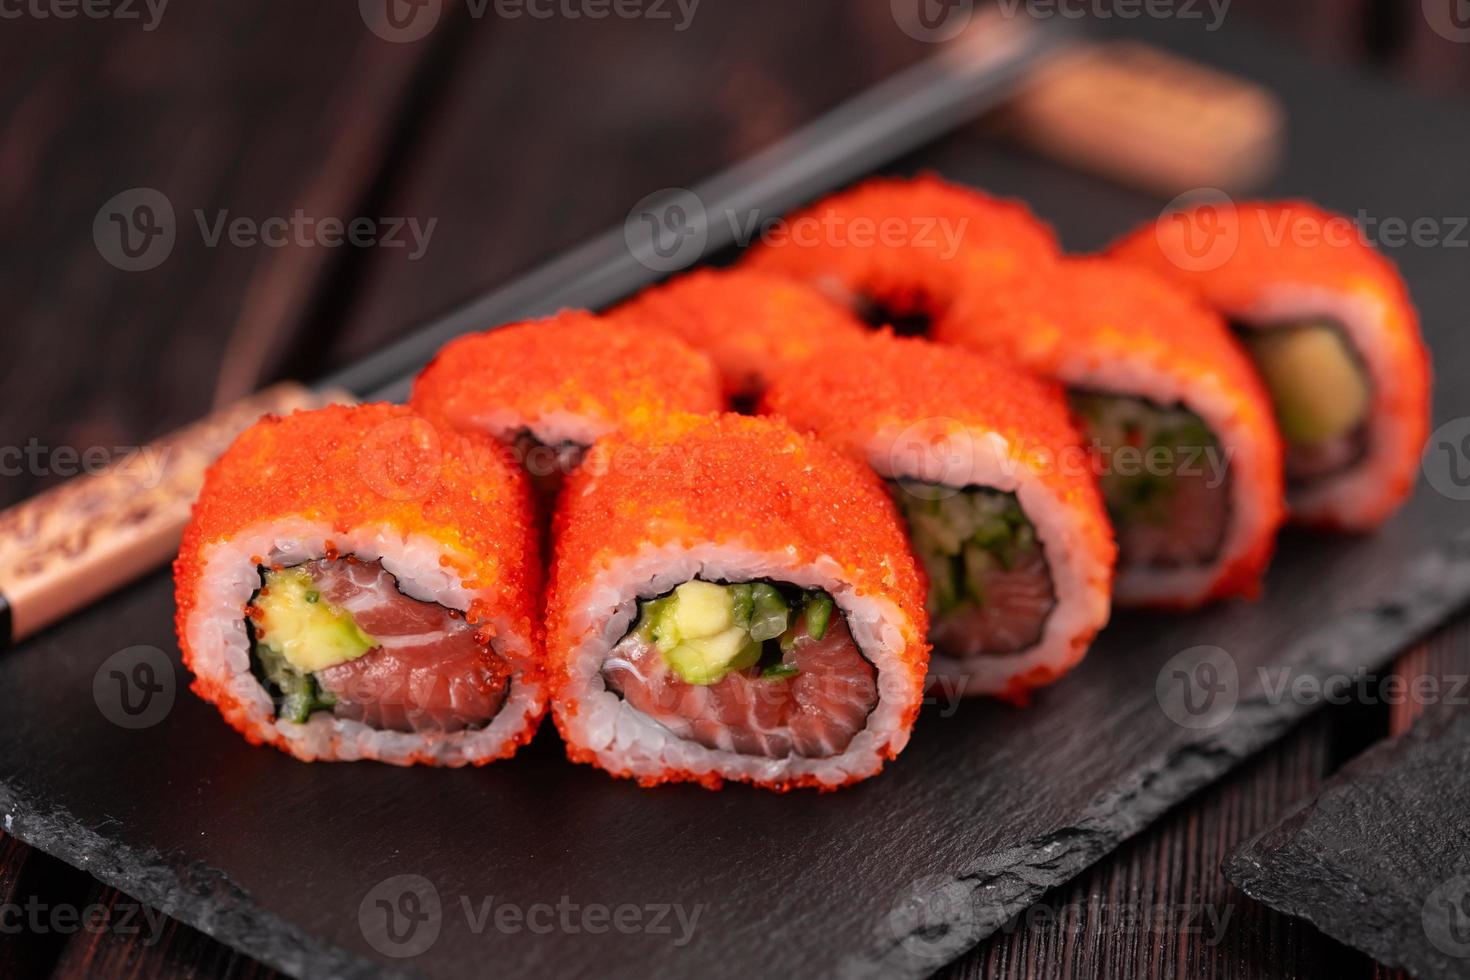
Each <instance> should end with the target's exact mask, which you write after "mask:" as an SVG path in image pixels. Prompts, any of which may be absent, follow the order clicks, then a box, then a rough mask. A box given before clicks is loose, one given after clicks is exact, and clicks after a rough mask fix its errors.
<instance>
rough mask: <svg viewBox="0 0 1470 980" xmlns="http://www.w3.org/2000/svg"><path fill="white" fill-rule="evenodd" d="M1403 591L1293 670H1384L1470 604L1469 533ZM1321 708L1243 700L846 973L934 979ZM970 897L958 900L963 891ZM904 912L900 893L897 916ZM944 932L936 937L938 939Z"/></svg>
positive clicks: (1301, 652)
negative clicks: (1054, 890)
mask: <svg viewBox="0 0 1470 980" xmlns="http://www.w3.org/2000/svg"><path fill="white" fill-rule="evenodd" d="M1403 583H1404V584H1403V586H1402V588H1401V589H1399V590H1398V591H1396V592H1393V593H1391V594H1390V595H1388V596H1386V597H1384V598H1382V599H1380V600H1379V601H1378V602H1377V603H1376V604H1375V605H1374V606H1372V607H1371V608H1367V609H1361V610H1357V611H1355V612H1353V613H1350V614H1348V615H1346V616H1341V617H1336V618H1333V619H1331V620H1329V621H1328V622H1327V623H1325V624H1324V625H1323V626H1322V627H1321V628H1320V629H1317V630H1314V631H1312V633H1310V634H1309V635H1307V636H1305V637H1303V638H1302V639H1301V640H1299V641H1298V642H1297V643H1295V644H1293V645H1292V646H1291V647H1290V648H1289V649H1288V650H1287V651H1284V653H1285V656H1284V658H1283V662H1285V663H1290V664H1292V665H1297V666H1303V667H1306V668H1308V669H1316V668H1320V669H1321V670H1323V671H1335V670H1345V669H1353V668H1356V667H1358V666H1360V665H1361V666H1364V667H1366V668H1367V669H1379V668H1381V667H1382V666H1383V665H1385V664H1386V663H1388V662H1390V661H1391V660H1392V659H1393V658H1394V656H1396V655H1397V654H1398V653H1399V652H1400V651H1402V650H1403V649H1404V647H1406V646H1407V645H1409V644H1411V643H1413V642H1414V641H1415V640H1417V639H1419V638H1420V637H1421V636H1423V635H1424V634H1425V633H1427V632H1428V631H1430V630H1432V629H1434V628H1435V627H1437V626H1439V625H1440V624H1442V623H1443V622H1445V620H1447V619H1448V618H1449V617H1450V616H1452V615H1453V614H1454V613H1455V612H1456V611H1458V610H1459V609H1460V608H1462V607H1463V606H1464V605H1465V604H1466V603H1467V602H1470V532H1461V533H1460V534H1458V535H1456V536H1454V537H1452V538H1451V539H1450V540H1449V541H1448V542H1447V543H1446V544H1445V545H1444V546H1443V547H1440V548H1437V549H1435V550H1433V551H1431V552H1429V553H1427V554H1426V555H1423V556H1421V557H1420V558H1419V559H1418V560H1416V561H1414V562H1413V563H1412V564H1411V565H1410V566H1409V570H1408V574H1407V575H1406V576H1405V577H1404V579H1403ZM1320 706H1321V703H1320V702H1319V703H1315V704H1314V703H1305V702H1293V701H1292V700H1290V699H1286V700H1281V701H1278V702H1273V701H1271V700H1268V699H1266V698H1264V697H1253V698H1242V700H1241V701H1240V702H1239V703H1238V704H1237V706H1236V709H1235V711H1234V713H1233V714H1232V715H1231V716H1230V718H1229V719H1228V721H1227V722H1225V723H1224V724H1222V725H1221V726H1220V727H1219V728H1217V729H1215V730H1213V731H1208V732H1205V733H1202V735H1201V736H1200V737H1199V738H1197V739H1195V740H1193V741H1191V742H1189V743H1188V744H1186V745H1183V746H1181V747H1179V748H1177V749H1175V750H1173V751H1170V752H1166V753H1161V754H1159V755H1157V756H1155V757H1154V758H1153V759H1151V760H1149V762H1148V763H1147V764H1145V765H1142V766H1140V767H1139V768H1138V769H1136V770H1135V771H1134V773H1133V775H1132V777H1131V778H1130V779H1128V780H1127V781H1125V782H1124V783H1123V784H1122V785H1120V786H1119V787H1118V788H1116V789H1115V790H1113V791H1112V792H1110V793H1107V794H1104V795H1103V796H1100V797H1099V798H1098V799H1096V800H1094V801H1093V803H1092V804H1091V805H1090V806H1088V808H1087V810H1086V812H1085V814H1084V816H1083V819H1082V820H1080V821H1078V822H1077V824H1076V825H1075V826H1071V827H1063V828H1059V829H1058V830H1056V831H1053V832H1052V833H1050V834H1046V835H1043V836H1041V837H1037V838H1033V839H1031V840H1028V841H1026V842H1025V843H1023V844H1022V845H1020V846H1019V847H1016V848H1012V849H1010V850H1007V851H1003V852H998V853H994V854H989V855H981V856H979V857H978V858H977V860H976V862H975V864H974V866H972V867H970V868H967V869H963V870H961V871H959V872H958V873H957V874H955V875H954V877H953V878H951V879H947V880H946V881H944V882H940V883H936V884H934V885H933V886H932V887H930V888H929V889H928V890H927V892H926V893H925V894H921V895H914V896H909V897H908V902H907V904H909V905H911V906H924V908H923V909H922V925H921V926H920V927H919V928H911V929H908V930H904V929H902V928H895V925H894V921H893V920H894V918H898V919H899V920H900V921H902V920H904V919H905V918H908V917H906V916H904V915H902V914H900V915H898V916H890V918H889V919H888V920H887V921H885V922H880V923H878V924H877V925H876V926H875V928H874V933H875V936H876V937H877V940H876V942H875V944H874V946H873V947H872V948H870V949H868V950H866V951H864V952H862V953H858V954H854V955H853V956H851V957H849V958H848V959H847V960H845V961H844V962H843V963H841V964H840V965H839V968H838V973H839V975H840V976H843V977H849V978H855V977H862V978H867V977H924V976H928V975H929V974H930V973H932V972H934V971H935V970H937V969H939V968H940V967H941V966H943V965H944V964H946V963H949V962H951V961H953V960H955V959H957V958H958V957H959V956H961V955H963V954H964V953H966V952H968V951H969V950H970V949H972V948H974V947H975V946H976V945H978V944H979V943H980V942H981V941H982V940H984V939H986V938H987V937H989V936H990V935H992V934H993V933H995V932H997V931H998V930H1000V929H1001V928H1002V927H1003V926H1005V925H1006V924H1007V923H1008V922H1010V921H1011V920H1012V919H1014V918H1015V917H1016V916H1017V915H1019V914H1020V913H1021V912H1024V911H1025V910H1026V908H1027V907H1028V906H1030V905H1031V904H1033V903H1034V902H1036V901H1037V899H1039V898H1041V896H1042V895H1044V894H1045V893H1046V892H1047V891H1049V890H1050V889H1052V888H1055V887H1058V886H1060V885H1063V884H1065V883H1067V882H1068V881H1070V880H1071V879H1072V878H1074V877H1076V876H1077V875H1078V874H1080V873H1081V872H1082V871H1085V870H1086V869H1087V868H1088V867H1089V866H1091V865H1092V864H1093V863H1095V862H1096V861H1097V860H1098V859H1100V858H1102V857H1103V856H1105V855H1107V854H1108V853H1109V852H1111V851H1112V850H1114V849H1115V848H1117V847H1118V845H1120V844H1122V843H1123V842H1124V841H1126V840H1128V839H1129V838H1130V837H1132V836H1134V835H1135V834H1137V833H1139V832H1140V831H1141V830H1143V829H1145V828H1146V827H1148V826H1149V825H1150V824H1151V823H1153V821H1154V820H1156V819H1158V818H1159V817H1160V816H1162V815H1163V814H1164V813H1165V811H1167V810H1168V809H1169V808H1170V807H1172V806H1174V805H1175V804H1177V803H1179V802H1181V801H1183V800H1184V799H1185V798H1187V797H1188V796H1190V795H1192V794H1193V793H1194V792H1196V791H1197V790H1199V789H1202V788H1204V787H1205V786H1207V785H1209V784H1210V783H1212V782H1214V781H1215V780H1217V779H1219V778H1220V777H1221V776H1224V775H1225V774H1226V773H1228V772H1229V771H1230V770H1232V769H1234V768H1235V767H1236V766H1237V765H1239V764H1240V763H1242V762H1244V761H1245V760H1246V759H1247V758H1249V757H1250V756H1251V755H1254V754H1255V753H1256V752H1258V751H1260V750H1261V749H1263V748H1265V747H1266V746H1268V745H1270V744H1271V743H1272V742H1274V741H1276V740H1277V739H1278V738H1280V737H1281V736H1282V735H1283V734H1285V732H1286V731H1287V730H1288V729H1290V728H1291V727H1292V726H1294V725H1295V724H1296V723H1297V722H1299V721H1301V720H1302V719H1303V718H1305V717H1307V716H1308V715H1310V714H1311V713H1313V712H1314V711H1316V710H1317V709H1318V708H1319V707H1320ZM956 891H958V892H959V897H960V898H961V900H960V901H956V894H955V892H956ZM902 904H905V896H904V895H903V894H899V895H898V896H896V897H895V903H894V908H895V909H898V908H899V907H900V906H901V905H902ZM936 933H938V934H937V935H936Z"/></svg>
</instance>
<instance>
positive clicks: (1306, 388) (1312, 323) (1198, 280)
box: [1113, 201, 1430, 531]
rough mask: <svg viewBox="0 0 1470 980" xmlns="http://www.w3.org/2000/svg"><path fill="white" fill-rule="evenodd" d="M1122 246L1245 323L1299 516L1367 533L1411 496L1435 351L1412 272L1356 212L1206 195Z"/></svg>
mask: <svg viewBox="0 0 1470 980" xmlns="http://www.w3.org/2000/svg"><path fill="white" fill-rule="evenodd" d="M1206 209H1208V210H1206ZM1192 230H1204V231H1208V232H1210V233H1211V237H1210V238H1209V239H1208V240H1207V241H1209V242H1217V243H1219V244H1218V245H1212V246H1211V248H1208V249H1201V248H1199V247H1198V246H1199V245H1200V244H1201V243H1200V242H1199V241H1196V240H1195V239H1196V237H1197V236H1196V235H1195V234H1194V231H1192ZM1113 254H1114V255H1116V256H1118V257H1119V258H1121V259H1126V260H1128V261H1133V262H1139V263H1141V264H1144V265H1147V266H1148V267H1150V268H1152V269H1154V270H1155V271H1157V272H1159V273H1160V274H1163V275H1166V276H1168V277H1170V278H1171V279H1172V280H1173V281H1175V282H1177V283H1179V284H1180V285H1182V286H1183V287H1185V288H1187V289H1190V290H1192V291H1193V292H1195V293H1196V294H1197V295H1198V296H1200V297H1201V298H1202V299H1203V300H1204V302H1205V303H1207V304H1208V305H1209V306H1211V307H1213V308H1214V309H1216V310H1218V311H1219V312H1220V313H1221V314H1222V315H1223V316H1225V317H1226V318H1227V319H1228V320H1229V321H1230V323H1231V325H1232V326H1233V327H1234V328H1235V332H1236V335H1237V336H1238V337H1240V338H1241V340H1242V341H1243V342H1244V345H1245V349H1246V351H1247V353H1248V354H1249V355H1250V358H1251V360H1252V361H1253V362H1254V363H1255V366H1256V369H1257V370H1258V371H1259V372H1260V376H1261V378H1262V380H1263V381H1264V382H1265V384H1266V388H1267V390H1268V391H1269V392H1270V394H1271V399H1272V402H1273V404H1274V406H1275V411H1276V420H1277V422H1278V424H1279V425H1280V427H1281V435H1282V438H1283V440H1284V442H1285V447H1286V479H1287V500H1288V504H1289V506H1290V510H1291V516H1292V519H1293V520H1295V521H1299V522H1301V523H1305V524H1311V525H1318V526H1324V527H1331V528H1339V529H1343V530H1350V531H1352V530H1357V531H1361V530H1367V529H1370V528H1372V527H1374V526H1376V525H1378V524H1379V523H1381V522H1382V521H1384V520H1385V519H1386V518H1387V517H1388V516H1389V515H1390V514H1391V513H1393V511H1394V509H1395V508H1397V507H1398V506H1399V505H1400V504H1402V503H1403V502H1404V500H1405V498H1406V497H1408V495H1409V493H1410V492H1411V491H1412V490H1413V487H1414V481H1415V479H1416V475H1417V473H1418V470H1419V459H1420V454H1421V453H1422V451H1423V447H1424V441H1425V439H1426V438H1427V437H1428V434H1429V387H1430V378H1429V374H1430V371H1429V357H1428V355H1427V353H1426V352H1425V349H1424V342H1423V340H1422V339H1421V338H1420V336H1419V321H1418V316H1417V314H1416V313H1415V311H1414V306H1413V304H1412V303H1411V302H1410V300H1409V295H1408V290H1407V289H1406V288H1405V286H1404V283H1403V280H1402V279H1401V278H1400V277H1399V275H1398V272H1397V271H1396V270H1395V269H1394V267H1393V264H1392V263H1391V262H1389V260H1388V259H1387V258H1385V257H1384V256H1382V255H1380V254H1378V253H1377V252H1375V251H1374V250H1373V249H1372V247H1370V246H1369V245H1368V244H1367V243H1366V242H1364V241H1363V240H1362V237H1361V234H1360V233H1359V231H1358V229H1357V227H1356V226H1355V225H1354V224H1353V223H1352V222H1351V220H1350V219H1348V218H1347V217H1345V216H1343V215H1335V214H1332V213H1331V212H1328V211H1323V210H1322V209H1320V208H1318V207H1315V206H1313V205H1311V204H1307V203H1303V202H1299V201H1278V202H1250V203H1243V204H1237V205H1233V206H1226V207H1221V206H1219V205H1205V206H1203V208H1201V209H1194V210H1186V211H1182V212H1170V213H1169V214H1166V215H1165V216H1164V217H1163V218H1161V219H1160V220H1159V221H1158V222H1156V223H1153V224H1150V225H1148V226H1146V227H1144V228H1140V229H1139V230H1138V231H1136V232H1134V233H1133V234H1131V235H1129V236H1127V237H1126V238H1124V239H1123V240H1122V241H1120V242H1119V243H1118V244H1117V245H1116V246H1115V247H1114V249H1113Z"/></svg>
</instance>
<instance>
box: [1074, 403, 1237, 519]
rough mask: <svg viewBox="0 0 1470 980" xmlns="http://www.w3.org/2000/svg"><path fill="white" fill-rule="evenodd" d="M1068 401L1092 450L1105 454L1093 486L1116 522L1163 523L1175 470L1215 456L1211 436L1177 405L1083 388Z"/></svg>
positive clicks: (1169, 516) (1216, 450)
mask: <svg viewBox="0 0 1470 980" xmlns="http://www.w3.org/2000/svg"><path fill="white" fill-rule="evenodd" d="M1069 400H1070V401H1071V404H1072V411H1073V413H1074V414H1075V415H1076V416H1077V417H1078V419H1080V420H1081V421H1082V423H1083V424H1084V425H1085V426H1086V429H1087V434H1088V436H1089V438H1090V441H1091V444H1092V449H1093V451H1094V452H1097V453H1101V454H1102V455H1103V457H1104V458H1103V460H1102V465H1101V472H1100V473H1099V474H1098V487H1099V489H1101V490H1102V495H1103V502H1104V503H1105V504H1106V505H1107V509H1108V515H1109V516H1110V517H1112V518H1113V521H1114V523H1115V524H1117V523H1140V524H1151V525H1154V526H1163V525H1166V524H1168V523H1169V522H1170V520H1171V519H1172V514H1171V511H1170V504H1171V503H1172V502H1173V499H1174V491H1175V489H1176V486H1177V484H1176V482H1175V479H1176V473H1175V471H1176V470H1177V469H1178V468H1180V467H1182V466H1184V465H1185V464H1190V465H1195V466H1198V465H1202V461H1203V460H1204V459H1205V458H1207V457H1210V456H1211V454H1214V456H1215V457H1216V458H1217V457H1218V453H1219V445H1218V443H1217V442H1216V440H1215V434H1214V433H1213V432H1211V431H1210V427H1209V426H1207V425H1205V423H1204V421H1203V420H1202V419H1201V418H1200V417H1199V416H1198V415H1196V414H1194V413H1193V412H1191V411H1190V410H1189V409H1187V408H1184V407H1183V406H1182V405H1172V406H1168V407H1165V406H1163V405H1158V404H1155V403H1153V402H1150V401H1147V400H1145V399H1142V398H1133V397H1130V396H1128V395H1108V394H1102V393H1098V392H1088V391H1074V392H1071V393H1070V394H1069ZM1125 453H1127V454H1129V456H1128V457H1125V455H1124V454H1125ZM1160 460H1161V461H1162V465H1158V461H1160Z"/></svg>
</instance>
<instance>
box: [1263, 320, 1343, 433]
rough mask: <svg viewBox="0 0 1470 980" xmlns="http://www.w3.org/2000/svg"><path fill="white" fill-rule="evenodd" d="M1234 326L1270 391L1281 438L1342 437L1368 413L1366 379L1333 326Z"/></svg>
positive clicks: (1312, 323) (1299, 324) (1309, 323)
mask: <svg viewBox="0 0 1470 980" xmlns="http://www.w3.org/2000/svg"><path fill="white" fill-rule="evenodd" d="M1237 332H1238V334H1239V336H1240V338H1241V339H1242V340H1243V341H1244V342H1245V346H1246V350H1247V351H1249V352H1250V355H1251V359H1252V360H1253V361H1254V362H1255V364H1256V369H1257V370H1258V371H1259V372H1260V374H1261V380H1263V381H1264V382H1265V383H1266V388H1267V390H1269V391H1270V393H1271V402H1272V404H1273V405H1274V406H1275V409H1276V421H1277V423H1278V424H1279V425H1280V426H1281V434H1282V436H1284V437H1285V438H1286V441H1287V442H1289V443H1291V444H1292V445H1297V446H1314V445H1321V444H1323V443H1328V442H1332V441H1334V440H1337V439H1342V438H1345V437H1347V436H1350V435H1351V434H1352V433H1353V432H1354V431H1355V430H1357V428H1358V427H1359V426H1360V425H1362V424H1363V420H1364V419H1366V418H1367V417H1368V403H1369V396H1368V383H1367V381H1366V380H1365V379H1364V375H1363V370H1362V368H1361V367H1360V366H1359V363H1358V359H1357V357H1356V356H1355V355H1354V353H1353V351H1352V348H1351V347H1349V345H1348V342H1347V340H1346V338H1345V337H1344V336H1343V334H1342V331H1341V330H1339V329H1338V328H1336V327H1334V326H1333V325H1331V324H1330V323H1318V322H1306V323H1288V324H1278V325H1275V326H1271V327H1264V328H1259V329H1258V328H1252V327H1241V328H1239V329H1238V331H1237Z"/></svg>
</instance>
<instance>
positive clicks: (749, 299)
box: [609, 268, 866, 398]
mask: <svg viewBox="0 0 1470 980" xmlns="http://www.w3.org/2000/svg"><path fill="white" fill-rule="evenodd" d="M609 315H610V316H612V317H613V318H615V319H617V320H619V321H620V322H622V321H626V322H631V323H634V324H642V325H646V326H650V327H657V328H660V329H663V330H667V331H669V332H670V333H672V334H674V335H675V336H677V337H679V338H681V339H682V340H684V341H685V342H686V343H688V344H690V345H691V346H693V347H695V348H698V349H699V350H702V351H704V352H705V353H706V354H708V355H709V356H710V358H711V359H712V360H714V362H715V364H716V365H718V367H719V369H720V374H721V376H722V377H723V378H724V385H725V394H726V395H727V396H729V397H732V398H734V397H748V396H751V395H755V394H758V393H759V392H760V390H761V389H762V388H764V387H765V385H766V383H767V382H768V381H769V380H770V378H771V376H772V375H773V374H774V373H775V372H776V371H778V370H780V369H781V368H782V367H783V366H785V365H789V364H793V363H796V362H799V361H801V360H803V359H804V358H807V357H810V356H811V355H813V354H815V353H817V352H819V351H821V350H822V349H824V348H825V347H827V346H828V345H829V344H832V343H834V342H836V341H839V340H842V339H846V338H851V337H856V336H861V335H862V334H863V333H865V332H866V327H865V325H864V324H863V323H862V322H861V321H860V320H858V318H857V317H856V316H855V315H854V314H853V313H852V312H851V311H850V310H848V309H847V308H846V307H845V306H843V305H842V304H841V303H838V302H837V301H836V300H834V299H832V298H830V297H828V296H826V295H825V294H823V293H821V292H819V291H817V290H816V289H813V288H812V287H811V286H808V285H807V284H805V283H803V282H801V281H800V280H797V279H792V278H789V277H787V276H782V275H776V274H772V273H765V272H758V271H755V270H753V269H738V268H737V269H700V270H697V271H694V272H691V273H689V274H687V275H683V276H680V277H678V278H677V279H674V280H672V281H670V282H668V283H666V284H664V285H662V286H655V287H653V288H652V289H647V290H644V291H643V292H642V293H640V294H639V295H638V296H636V297H634V298H633V299H632V300H630V301H628V302H627V303H625V304H623V305H622V306H620V307H618V308H617V309H616V310H614V311H613V312H612V313H611V314H609Z"/></svg>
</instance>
